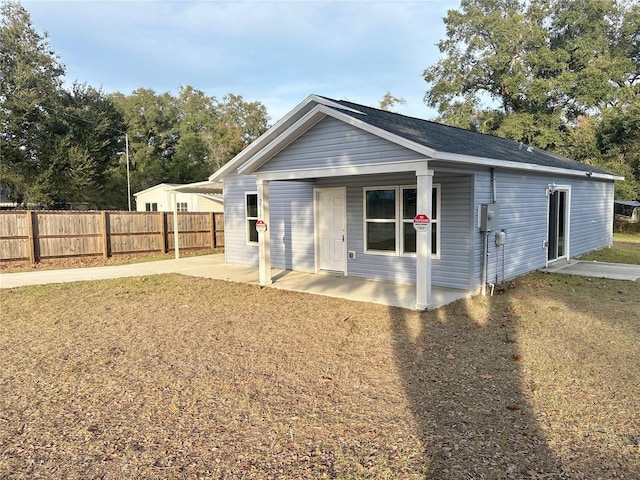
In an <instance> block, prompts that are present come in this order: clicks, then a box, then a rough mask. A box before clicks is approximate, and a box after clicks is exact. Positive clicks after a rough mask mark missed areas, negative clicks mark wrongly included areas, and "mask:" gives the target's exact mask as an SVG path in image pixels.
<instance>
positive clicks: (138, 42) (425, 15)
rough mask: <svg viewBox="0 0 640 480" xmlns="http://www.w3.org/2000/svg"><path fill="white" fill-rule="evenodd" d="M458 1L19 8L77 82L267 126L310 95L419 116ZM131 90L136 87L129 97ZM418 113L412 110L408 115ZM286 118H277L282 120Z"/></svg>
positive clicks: (170, 3) (102, 4)
mask: <svg viewBox="0 0 640 480" xmlns="http://www.w3.org/2000/svg"><path fill="white" fill-rule="evenodd" d="M457 3H458V2H457V1H454V0H450V1H449V0H448V1H428V0H420V1H375V0H372V1H354V0H352V1H331V0H324V1H306V0H288V1H239V0H235V1H202V2H196V1H126V2H125V1H113V0H111V1H100V2H95V1H85V2H70V1H53V2H43V1H37V2H34V1H28V0H27V1H24V2H23V5H24V6H25V8H26V9H27V10H29V11H30V12H31V13H32V18H33V23H34V26H35V28H36V29H37V30H38V31H42V30H49V31H50V33H51V38H50V41H51V45H52V47H53V48H54V50H56V51H57V52H58V53H60V54H61V56H62V60H63V62H65V63H66V64H67V67H68V75H67V77H68V78H70V79H71V81H73V80H75V79H76V78H77V79H78V80H79V81H81V82H85V81H86V82H88V83H89V84H91V85H94V86H100V85H102V86H104V88H105V90H107V91H110V90H111V89H113V90H119V91H122V92H124V93H128V92H130V91H131V90H133V89H134V88H138V87H148V88H153V89H154V90H156V91H173V92H176V91H177V89H178V87H179V86H180V85H192V86H194V87H195V88H198V89H201V90H203V91H205V92H206V93H207V94H209V95H215V96H218V97H220V96H222V95H224V94H225V93H229V92H233V93H236V94H239V95H243V96H244V97H245V98H246V99H247V100H259V101H263V103H265V105H267V107H268V109H269V113H270V114H271V116H272V117H273V118H274V119H277V118H279V117H280V116H281V114H280V113H281V110H282V109H283V108H285V106H286V108H291V107H293V106H295V105H296V104H297V103H299V102H300V101H302V100H303V99H304V98H305V97H306V96H307V95H309V94H310V93H319V94H324V95H327V96H333V97H334V98H343V97H349V98H351V99H352V100H354V101H360V102H362V103H367V104H369V105H376V104H377V102H378V101H379V100H380V98H382V96H383V95H384V93H386V91H388V90H389V91H391V92H392V93H393V94H394V95H396V96H402V97H405V98H406V99H407V102H408V103H411V107H410V108H411V109H413V108H416V109H424V105H423V104H422V97H423V96H424V91H425V89H426V84H425V83H424V80H422V78H421V74H422V71H423V70H424V68H426V67H427V66H429V65H430V64H432V63H433V62H435V60H436V59H437V49H436V48H435V47H434V44H435V43H436V42H437V41H438V40H439V39H441V38H443V36H444V26H443V24H442V20H441V18H442V17H443V16H444V15H445V14H446V9H447V8H456V7H457ZM133 85H135V87H132V86H133ZM416 111H418V110H416ZM284 113H286V111H284V112H282V114H284Z"/></svg>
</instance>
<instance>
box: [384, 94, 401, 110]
mask: <svg viewBox="0 0 640 480" xmlns="http://www.w3.org/2000/svg"><path fill="white" fill-rule="evenodd" d="M398 103H399V104H400V105H405V104H406V103H407V101H406V100H405V99H404V98H402V97H396V96H393V95H391V92H387V93H385V94H384V96H383V97H382V100H380V109H381V110H391V108H392V107H394V106H395V105H396V104H398Z"/></svg>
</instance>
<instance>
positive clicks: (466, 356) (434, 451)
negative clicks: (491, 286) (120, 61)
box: [390, 298, 564, 479]
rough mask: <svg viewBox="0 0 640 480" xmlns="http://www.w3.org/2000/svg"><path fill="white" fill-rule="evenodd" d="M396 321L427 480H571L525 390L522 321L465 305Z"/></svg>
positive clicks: (477, 303)
mask: <svg viewBox="0 0 640 480" xmlns="http://www.w3.org/2000/svg"><path fill="white" fill-rule="evenodd" d="M390 316H391V321H392V337H393V342H394V349H395V353H396V360H397V367H398V370H399V375H400V377H401V379H402V382H403V384H404V389H405V391H406V395H407V397H408V401H409V403H410V406H411V409H412V412H413V415H414V416H415V419H416V421H417V423H418V426H419V428H420V432H421V435H422V442H423V447H424V449H425V457H426V459H427V463H428V464H427V465H425V469H424V470H425V478H433V479H461V478H474V479H477V478H514V479H522V478H564V477H563V476H562V475H563V474H562V470H561V467H560V464H559V462H558V460H557V459H556V457H555V456H554V454H553V452H552V451H551V449H550V448H549V446H548V445H547V442H546V439H545V436H544V434H543V433H542V432H541V431H540V429H539V428H538V425H537V421H536V418H535V416H534V413H533V411H532V407H531V405H530V397H531V392H530V391H526V390H527V389H529V387H528V386H525V385H523V378H522V374H521V363H520V361H521V354H520V351H519V346H518V338H517V327H518V325H517V324H518V322H519V319H518V317H517V316H515V315H513V314H512V313H511V312H510V311H509V305H508V303H507V304H506V305H505V304H504V302H492V301H491V299H488V298H487V299H486V300H483V299H473V300H468V301H465V300H462V301H458V302H456V303H454V304H451V305H448V306H445V307H442V308H440V309H438V310H436V311H432V312H424V313H416V312H410V311H408V310H403V309H398V308H391V309H390Z"/></svg>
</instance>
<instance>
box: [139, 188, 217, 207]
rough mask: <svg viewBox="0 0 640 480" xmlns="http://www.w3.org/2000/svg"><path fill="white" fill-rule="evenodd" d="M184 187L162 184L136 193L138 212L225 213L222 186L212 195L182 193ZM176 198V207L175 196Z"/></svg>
mask: <svg viewBox="0 0 640 480" xmlns="http://www.w3.org/2000/svg"><path fill="white" fill-rule="evenodd" d="M183 186H184V185H181V184H176V183H160V184H158V185H155V186H153V187H150V188H147V189H146V190H142V191H141V192H138V193H135V194H134V195H133V196H134V197H135V198H136V210H137V211H138V212H173V211H174V208H177V211H178V212H223V211H224V205H223V197H222V184H220V189H219V191H214V192H211V193H195V192H183V191H180V190H179V189H180V187H183ZM172 195H175V196H176V199H175V201H176V205H175V206H174V204H173V202H174V199H173V196H172Z"/></svg>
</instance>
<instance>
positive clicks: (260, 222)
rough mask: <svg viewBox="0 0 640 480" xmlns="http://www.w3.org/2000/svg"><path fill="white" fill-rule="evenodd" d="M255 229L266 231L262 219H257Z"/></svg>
mask: <svg viewBox="0 0 640 480" xmlns="http://www.w3.org/2000/svg"><path fill="white" fill-rule="evenodd" d="M256 230H257V231H259V232H266V231H267V224H266V223H264V220H258V221H257V222H256Z"/></svg>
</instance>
